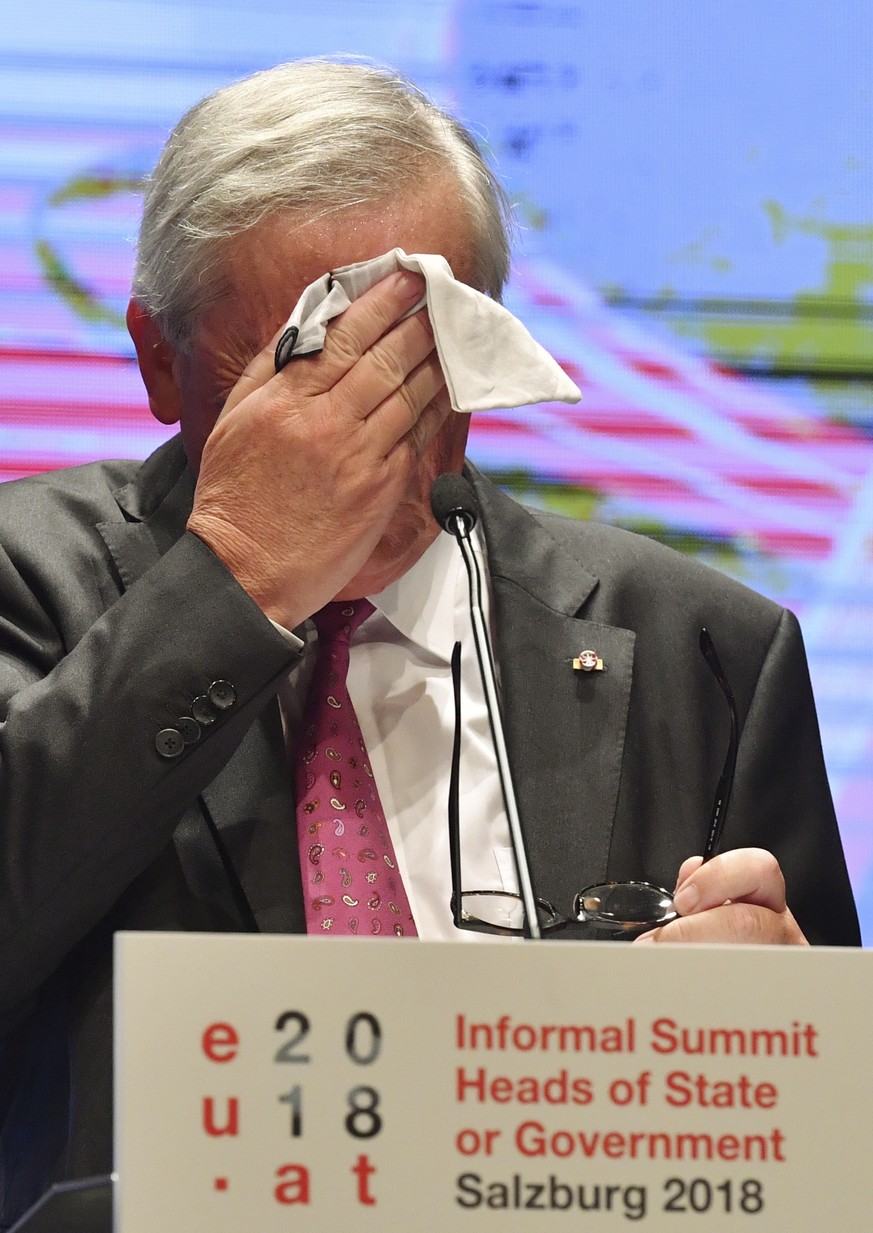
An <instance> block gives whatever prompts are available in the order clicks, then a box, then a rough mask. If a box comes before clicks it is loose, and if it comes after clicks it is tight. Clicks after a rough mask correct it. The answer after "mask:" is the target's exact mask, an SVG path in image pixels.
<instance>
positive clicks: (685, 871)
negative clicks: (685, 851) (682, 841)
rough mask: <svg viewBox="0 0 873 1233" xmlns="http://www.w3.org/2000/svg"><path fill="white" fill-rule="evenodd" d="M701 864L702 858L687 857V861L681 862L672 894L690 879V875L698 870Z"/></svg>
mask: <svg viewBox="0 0 873 1233" xmlns="http://www.w3.org/2000/svg"><path fill="white" fill-rule="evenodd" d="M702 864H703V857H702V856H689V857H688V858H687V860H684V861H683V862H682V864H681V865H680V866H679V872H678V873H677V874H676V885H675V887H674V888H673V891H674V894H675V892H676V891H677V890H678V889H679V887H680V886H681V885H682V883H683V882H685V881H686V880H687V879H688V878H690V877H691V875H692V873H694V871H695V870H696V869H699V868H700V866H701V865H702Z"/></svg>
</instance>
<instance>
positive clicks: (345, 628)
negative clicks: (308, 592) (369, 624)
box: [312, 599, 375, 643]
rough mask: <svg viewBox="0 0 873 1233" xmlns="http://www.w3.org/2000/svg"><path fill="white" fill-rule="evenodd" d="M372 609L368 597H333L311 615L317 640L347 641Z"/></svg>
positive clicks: (327, 641)
mask: <svg viewBox="0 0 873 1233" xmlns="http://www.w3.org/2000/svg"><path fill="white" fill-rule="evenodd" d="M374 611H375V609H374V608H373V605H372V604H371V603H370V601H369V600H368V599H335V600H333V601H332V602H331V603H329V604H325V605H324V607H323V608H319V610H318V612H316V613H314V614H313V617H312V620H313V622H314V624H315V628H316V629H317V630H318V640H319V642H321V643H329V642H346V643H347V642H348V641H349V640H350V638H351V636H352V634H353V633H354V632H355V630H356V629H357V628H358V626H359V625H361V624H363V622H364V621H366V619H367V617H368V616H369V615H370V613H371V612H374Z"/></svg>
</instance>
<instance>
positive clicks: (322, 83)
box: [133, 59, 511, 350]
mask: <svg viewBox="0 0 873 1233" xmlns="http://www.w3.org/2000/svg"><path fill="white" fill-rule="evenodd" d="M428 172H430V173H431V174H434V173H437V174H438V173H440V172H443V173H445V174H448V175H449V176H452V177H454V178H455V180H456V181H457V184H458V188H459V192H460V195H461V199H462V200H463V201H464V202H465V204H466V206H467V208H468V211H469V216H470V226H471V231H472V236H473V242H474V253H475V265H476V268H475V281H476V285H477V286H478V287H479V288H480V289H481V290H484V291H487V292H489V293H490V294H491V295H492V296H494V297H495V298H496V299H499V298H500V295H501V292H502V289H503V286H504V283H505V282H506V278H507V275H508V270H509V231H510V227H511V213H510V209H509V204H508V201H507V197H506V194H505V192H504V191H503V189H502V187H501V185H500V184H499V182H498V181H497V179H496V177H495V176H494V174H493V172H492V171H491V170H490V169H489V167H488V166H487V164H486V162H485V160H484V158H483V156H482V154H481V153H480V151H479V149H478V147H477V145H476V142H475V140H474V138H473V137H472V135H471V134H470V133H469V132H468V131H467V129H466V128H464V126H463V125H462V124H460V123H459V121H457V120H455V119H454V118H453V117H452V116H450V115H449V114H448V113H447V112H445V111H443V110H442V109H441V108H439V107H437V105H436V104H435V103H434V102H432V101H431V100H430V99H429V98H428V97H427V96H426V95H425V94H423V93H422V92H421V91H420V90H419V89H418V88H417V87H416V86H414V85H413V84H412V83H411V82H409V81H407V80H406V79H405V78H403V77H401V76H400V75H399V74H397V73H395V72H393V71H391V70H388V69H385V68H381V67H377V66H374V65H371V64H363V63H350V62H348V61H336V60H324V59H315V60H297V61H294V62H292V63H290V64H280V65H278V66H277V67H275V68H271V69H267V70H265V71H263V72H260V73H255V74H254V75H253V76H251V77H248V78H246V79H245V80H243V81H240V82H237V83H235V84H233V85H230V86H227V87H225V88H223V89H221V90H217V91H216V92H215V93H214V94H211V95H209V96H208V97H207V98H205V99H203V100H202V101H201V102H200V103H197V104H196V105H195V106H194V107H192V108H191V110H190V111H188V112H187V113H186V114H185V115H184V116H183V117H182V119H181V120H180V121H179V123H178V125H177V126H176V128H175V129H174V131H173V133H172V134H171V135H170V138H169V140H168V142H167V144H166V146H165V147H164V151H163V153H162V154H161V157H160V160H159V161H158V165H157V167H156V168H155V171H154V173H153V174H152V176H151V177H150V179H149V181H148V183H147V186H146V194H145V207H144V212H143V219H142V225H141V228H140V236H139V245H138V249H137V263H136V271H135V275H134V284H133V294H134V297H135V299H136V300H137V301H138V302H139V303H140V304H141V305H142V306H143V308H145V309H146V310H147V311H148V312H149V314H150V315H151V316H152V318H153V319H154V320H155V321H156V322H157V324H158V326H159V328H160V330H161V332H162V334H163V336H164V338H166V339H167V341H168V342H170V343H171V344H172V345H173V346H174V347H176V348H177V349H178V350H184V349H185V348H186V346H187V343H188V341H189V339H190V335H191V332H192V330H193V328H194V326H195V325H196V322H197V315H198V312H199V311H201V310H202V309H203V307H204V306H205V305H206V304H208V303H209V302H210V301H211V300H212V299H214V297H215V296H216V295H217V294H218V292H219V288H220V256H221V245H222V241H224V240H227V239H228V238H230V237H231V236H235V235H238V234H239V233H240V232H243V231H246V230H248V229H249V228H250V227H254V226H255V225H256V224H257V223H259V222H261V221H262V220H263V219H264V218H266V217H267V216H269V215H271V214H275V213H276V212H277V211H281V210H293V211H298V212H303V213H305V215H306V218H307V221H309V220H310V219H316V218H320V217H324V216H325V215H327V214H331V213H334V212H336V211H339V210H344V209H347V208H350V207H354V206H360V205H363V204H372V203H377V202H380V201H384V200H385V199H386V198H388V197H390V196H391V195H392V194H393V193H395V192H396V191H397V189H398V188H400V189H401V191H402V190H403V189H407V188H410V187H415V186H417V185H419V184H420V183H421V179H422V175H423V174H427V173H428Z"/></svg>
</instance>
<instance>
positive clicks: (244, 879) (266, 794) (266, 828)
mask: <svg viewBox="0 0 873 1233" xmlns="http://www.w3.org/2000/svg"><path fill="white" fill-rule="evenodd" d="M115 495H116V500H117V502H118V505H119V515H120V516H119V518H118V519H117V520H114V521H107V522H103V523H100V524H99V525H98V527H97V530H98V531H99V533H100V535H101V536H102V537H103V540H104V542H105V544H106V546H107V548H108V550H109V552H110V553H111V554H112V559H113V561H114V562H115V566H116V569H117V571H118V575H119V578H120V579H121V583H122V589H123V590H127V589H128V588H129V587H130V586H132V585H133V584H134V583H135V582H136V581H137V580H138V579H139V578H141V577H142V576H143V575H144V574H145V573H146V571H147V570H149V569H150V568H151V567H152V566H153V565H155V564H156V563H157V561H158V560H159V559H160V557H161V556H162V555H163V554H164V553H165V552H167V551H168V550H169V549H170V548H171V547H172V546H173V544H174V543H175V542H176V540H177V539H179V537H180V536H181V535H182V534H183V532H184V530H185V523H186V521H187V518H188V515H189V513H190V511H191V503H192V500H193V495H194V479H193V476H192V475H191V472H190V471H189V469H188V467H187V464H186V461H185V456H184V452H183V450H182V446H181V442H180V440H179V438H178V437H177V438H174V439H173V440H172V441H169V442H167V443H166V444H165V445H163V446H162V447H161V448H160V449H159V450H157V451H156V453H154V454H153V455H152V456H151V458H149V459H148V460H147V461H146V462H145V463H144V464H143V466H142V469H141V471H140V473H139V474H138V476H137V479H136V480H135V481H134V482H133V483H131V484H129V485H127V486H126V487H125V488H123V489H121V490H120V491H119V492H117V493H116V494H115ZM293 818H294V800H293V793H292V789H291V780H290V776H289V773H288V761H287V755H286V752H285V744H284V739H283V735H282V728H281V720H280V717H279V706H278V702H276V701H275V700H274V701H273V702H272V703H271V705H270V706H268V707H267V708H266V709H265V710H264V711H263V712H262V713H261V715H260V716H258V718H257V719H256V720H255V722H254V723H253V724H252V725H251V727H250V728H249V730H248V732H247V733H246V735H245V736H244V738H243V740H242V742H241V743H240V745H239V747H238V748H237V750H236V751H235V753H234V754H233V756H232V757H231V758H230V760H229V761H228V762H227V763H226V765H225V766H224V768H223V769H222V771H221V772H220V773H219V774H218V775H217V776H216V778H215V779H214V780H213V781H212V782H211V783H210V784H209V785H208V786H207V787H206V789H205V790H204V791H203V793H202V794H201V797H200V812H199V816H198V813H197V811H189V812H188V813H187V814H186V815H185V820H184V823H183V825H181V826H180V827H179V829H178V830H177V832H176V835H175V837H174V844H175V849H176V854H177V856H178V859H179V861H180V863H181V865H182V866H183V868H184V870H185V875H186V880H187V882H188V885H189V886H190V887H192V889H194V890H195V893H196V894H197V895H198V897H199V898H201V899H203V900H205V901H207V902H209V903H210V904H211V905H212V906H213V908H214V909H215V910H216V911H217V912H218V913H219V915H220V917H221V918H222V919H227V918H228V915H229V916H230V919H233V918H234V916H235V910H234V908H233V896H232V894H231V893H230V890H229V881H228V875H227V873H226V871H225V870H224V868H223V866H222V863H221V859H220V857H219V854H218V850H217V849H216V846H215V843H214V841H213V838H212V836H211V835H210V834H209V829H208V823H207V819H208V820H209V821H211V822H212V823H213V824H214V826H215V828H216V829H217V831H218V832H219V835H220V839H221V844H222V845H223V846H224V848H225V850H226V853H227V855H228V856H229V858H230V861H231V863H232V865H233V868H234V871H235V876H236V877H237V878H238V879H239V882H240V885H241V887H242V890H243V892H244V894H245V896H246V898H247V900H248V902H249V905H250V907H251V909H252V911H253V913H254V915H255V919H256V920H257V923H258V926H259V927H260V928H261V929H262V930H264V931H283V930H291V929H301V928H305V926H304V925H303V924H302V921H303V899H302V891H301V889H300V874H299V870H298V868H297V861H296V843H295V839H294V831H293ZM231 877H233V875H231Z"/></svg>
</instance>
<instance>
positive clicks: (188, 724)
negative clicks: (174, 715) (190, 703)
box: [176, 715, 200, 745]
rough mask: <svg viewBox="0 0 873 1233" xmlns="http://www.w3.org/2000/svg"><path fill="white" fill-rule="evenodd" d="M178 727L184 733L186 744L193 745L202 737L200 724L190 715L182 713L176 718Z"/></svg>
mask: <svg viewBox="0 0 873 1233" xmlns="http://www.w3.org/2000/svg"><path fill="white" fill-rule="evenodd" d="M176 727H177V728H178V729H179V731H180V732H181V733H182V740H183V741H184V742H185V744H186V745H193V744H194V742H195V741H198V740H199V739H200V725H199V723H198V722H197V720H196V719H192V718H191V716H190V715H180V716H179V718H178V719H177V720H176Z"/></svg>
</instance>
